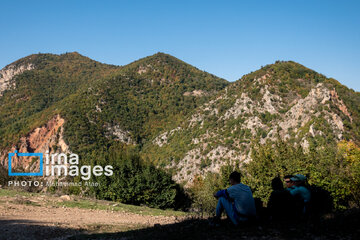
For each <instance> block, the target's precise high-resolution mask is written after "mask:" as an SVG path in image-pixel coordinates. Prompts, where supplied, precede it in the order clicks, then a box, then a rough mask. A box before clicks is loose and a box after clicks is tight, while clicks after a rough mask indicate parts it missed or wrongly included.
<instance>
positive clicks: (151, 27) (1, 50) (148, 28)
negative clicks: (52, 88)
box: [0, 0, 360, 91]
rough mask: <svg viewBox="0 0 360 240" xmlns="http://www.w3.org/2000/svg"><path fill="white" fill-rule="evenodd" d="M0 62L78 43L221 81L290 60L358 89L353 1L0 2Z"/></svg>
mask: <svg viewBox="0 0 360 240" xmlns="http://www.w3.org/2000/svg"><path fill="white" fill-rule="evenodd" d="M0 9H1V11H0V29H1V33H0V68H2V67H4V66H5V65H7V64H9V63H11V62H13V61H15V60H17V59H19V58H21V57H24V56H27V55H30V54H33V53H39V52H41V53H57V54H58V53H64V52H72V51H77V52H79V53H81V54H83V55H85V56H88V57H90V58H92V59H95V60H97V61H100V62H104V63H109V64H116V65H125V64H128V63H130V62H132V61H134V60H136V59H139V58H142V57H145V56H148V55H152V54H154V53H156V52H165V53H169V54H171V55H173V56H175V57H177V58H180V59H181V60H183V61H185V62H188V63H190V64H192V65H194V66H196V67H198V68H200V69H202V70H205V71H207V72H210V73H213V74H215V75H217V76H220V77H223V78H225V79H227V80H229V81H234V80H237V79H239V78H240V77H241V76H242V75H244V74H246V73H249V72H250V71H255V70H257V69H258V68H260V67H261V66H263V65H266V64H269V63H273V62H275V61H276V60H293V61H296V62H299V63H301V64H303V65H305V66H307V67H309V68H312V69H314V70H316V71H318V72H320V73H322V74H324V75H326V76H328V77H333V78H335V79H337V80H338V81H340V82H341V83H342V84H345V85H346V86H348V87H350V88H353V89H354V90H356V91H360V81H359V80H360V79H359V70H360V14H359V12H360V1H346V0H343V1H330V0H328V1H320V0H312V1H306V0H302V1H300V0H299V1H297V0H291V1H289V0H287V1H270V0H268V1H265V0H264V1H256V0H251V1H250V0H248V1H240V0H237V1H210V0H207V1H196V0H193V1H185V0H182V1H174V0H173V1H171V0H167V1H156V0H151V1H150V0H149V1H136V0H133V1H105V0H104V1H79V0H78V1H75V0H74V1H48V0H47V1H37V0H34V1H16V0H13V1H1V4H0Z"/></svg>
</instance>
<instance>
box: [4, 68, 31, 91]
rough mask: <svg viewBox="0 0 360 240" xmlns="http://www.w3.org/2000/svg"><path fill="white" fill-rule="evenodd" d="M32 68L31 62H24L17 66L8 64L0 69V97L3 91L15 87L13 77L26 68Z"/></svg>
mask: <svg viewBox="0 0 360 240" xmlns="http://www.w3.org/2000/svg"><path fill="white" fill-rule="evenodd" d="M32 69H34V65H33V64H26V65H20V66H17V65H15V64H11V65H8V66H6V67H4V68H3V69H1V70H0V97H1V96H2V95H3V93H4V91H5V90H7V89H9V88H12V87H15V81H14V77H15V76H16V75H18V74H21V73H23V72H24V71H27V70H32Z"/></svg>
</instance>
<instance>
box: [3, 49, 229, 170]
mask: <svg viewBox="0 0 360 240" xmlns="http://www.w3.org/2000/svg"><path fill="white" fill-rule="evenodd" d="M1 74H2V75H1V80H0V83H1V89H2V96H1V97H0V112H1V114H0V120H1V122H0V137H1V141H0V158H1V162H2V164H3V165H5V166H6V165H7V158H6V156H7V152H9V151H12V150H15V149H19V151H25V152H28V151H29V152H30V151H40V152H41V151H42V152H45V151H46V150H49V151H50V152H60V151H65V152H67V151H72V152H75V153H78V154H80V155H86V154H87V153H89V152H91V151H100V150H104V151H106V150H107V149H108V148H109V147H110V146H112V145H114V144H115V145H116V144H119V143H123V144H129V145H131V146H135V148H141V145H142V144H143V143H144V142H146V141H147V139H149V138H150V137H152V136H155V135H156V134H157V133H158V132H160V131H162V130H163V127H164V126H175V125H176V124H178V123H179V122H181V121H182V119H184V117H185V116H186V115H187V114H188V113H189V112H191V111H192V110H193V109H195V108H196V107H197V106H199V105H201V104H203V103H204V102H206V101H207V99H208V98H210V97H211V96H212V95H214V94H216V93H217V92H218V91H219V90H221V89H223V88H224V87H225V86H227V85H228V82H227V81H226V80H224V79H221V78H218V77H216V76H214V75H211V74H209V73H206V72H203V71H200V70H198V69H196V68H195V67H193V66H191V65H189V64H186V63H184V62H182V61H181V60H179V59H176V58H175V57H172V56H170V55H167V54H163V53H157V54H155V55H153V56H150V57H146V58H144V59H141V60H139V61H136V62H134V63H131V64H129V65H127V66H122V67H118V66H112V65H106V64H102V63H99V62H96V61H93V60H91V59H89V58H87V57H84V56H81V55H80V54H78V53H67V54H62V55H53V54H38V55H31V56H29V57H26V58H24V59H21V60H19V61H17V62H15V63H13V64H10V65H8V66H6V67H5V68H4V69H2V70H1ZM29 161H30V160H29ZM29 161H28V162H26V163H24V164H22V163H20V162H18V161H15V164H16V165H19V166H22V167H23V168H26V167H27V165H28V164H30V163H29ZM85 161H86V160H85ZM34 167H35V168H36V167H38V166H33V168H34Z"/></svg>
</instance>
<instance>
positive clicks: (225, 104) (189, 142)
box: [0, 52, 360, 208]
mask: <svg viewBox="0 0 360 240" xmlns="http://www.w3.org/2000/svg"><path fill="white" fill-rule="evenodd" d="M0 74H1V75H0V163H1V165H3V167H5V168H6V167H7V164H8V161H7V154H8V152H13V151H14V150H15V149H17V150H19V152H45V151H47V150H48V151H49V152H50V153H60V152H64V153H70V152H73V153H77V154H79V156H80V164H81V165H91V166H93V165H107V164H111V165H113V166H114V168H115V169H116V170H115V171H114V173H115V175H114V176H113V177H112V178H108V177H99V178H97V177H93V179H92V180H94V181H96V182H100V183H102V185H101V187H99V188H89V189H86V191H85V190H84V189H82V190H81V189H80V188H69V189H65V190H66V191H68V192H69V193H80V192H84V191H85V192H87V191H90V192H92V193H94V194H95V195H96V196H97V197H99V198H102V199H111V200H116V201H121V202H126V203H133V204H142V203H145V204H148V205H149V206H156V207H162V208H166V207H175V206H180V205H183V203H184V202H183V201H184V199H185V198H183V197H181V196H183V195H182V192H181V190H180V188H179V186H178V185H176V184H174V183H173V182H172V181H171V179H169V176H168V174H169V173H170V174H171V175H172V177H173V179H174V180H175V181H177V182H178V183H183V184H185V185H186V186H187V187H192V186H193V188H194V189H199V190H200V192H198V193H196V191H195V195H194V196H195V197H194V199H198V200H199V201H200V202H201V201H208V200H207V198H204V197H202V196H203V195H202V194H203V193H202V191H203V190H204V191H207V194H208V193H210V192H212V191H213V190H214V189H215V188H216V187H219V186H220V185H221V184H222V185H224V184H225V185H226V181H225V182H224V181H222V180H221V178H220V180H221V181H220V182H222V183H221V184H220V185H219V184H217V183H216V182H219V181H218V180H219V178H218V177H216V175H213V173H219V172H224V169H225V172H229V171H230V170H231V169H233V167H236V168H238V169H239V168H240V169H241V171H242V173H243V174H244V182H245V183H247V184H249V185H250V186H251V187H252V189H253V191H254V195H255V196H258V197H260V198H261V199H263V200H264V201H266V199H267V198H268V195H269V193H270V191H271V189H270V185H269V183H270V182H271V179H272V178H273V177H275V176H283V175H285V174H288V173H302V174H305V175H308V176H311V178H310V183H312V184H315V185H318V186H321V187H323V188H324V189H326V190H328V191H330V192H331V194H332V196H334V199H335V200H334V202H335V203H336V204H337V206H347V204H348V203H349V199H351V201H358V202H359V203H360V197H359V196H358V194H356V193H357V192H359V191H358V190H360V189H358V187H359V186H360V182H359V179H360V150H359V147H358V145H359V143H360V93H359V92H355V91H353V90H351V89H348V88H347V87H346V86H343V85H341V84H340V83H339V82H338V81H336V80H334V79H332V78H327V77H325V76H324V75H322V74H319V73H317V72H315V71H313V70H311V69H309V68H306V67H304V66H302V65H301V64H298V63H295V62H292V61H277V62H276V63H274V64H269V65H266V66H264V67H262V68H261V69H259V70H257V71H255V72H251V73H249V74H247V75H244V76H243V77H242V78H241V79H239V80H238V81H236V82H232V83H229V82H227V81H226V80H224V79H221V78H219V77H216V76H214V75H212V74H209V73H206V72H204V71H201V70H199V69H197V68H195V67H193V66H191V65H189V64H187V63H185V62H183V61H181V60H179V59H177V58H175V57H173V56H170V55H168V54H164V53H157V54H154V55H152V56H149V57H145V58H143V59H140V60H138V61H135V62H133V63H130V64H128V65H125V66H114V65H107V64H103V63H99V62H96V61H94V60H91V59H89V58H87V57H84V56H82V55H80V54H78V53H76V52H75V53H67V54H62V55H54V54H35V55H31V56H28V57H25V58H23V59H20V60H18V61H16V62H14V63H13V64H10V65H8V66H6V67H5V68H3V69H2V70H1V71H0ZM12 164H13V168H14V169H17V170H19V171H35V170H37V169H38V168H39V164H38V162H37V161H33V160H31V159H28V160H23V161H22V160H20V159H17V158H16V159H15V160H14V161H13V162H12ZM226 169H227V170H226ZM0 172H1V174H0V181H1V183H2V182H5V181H6V179H8V178H7V174H6V171H5V169H0ZM166 172H167V173H166ZM222 176H223V179H226V174H225V175H222ZM204 177H208V179H207V180H206V183H209V184H210V183H211V184H213V183H214V184H215V183H216V184H217V185H216V184H215V185H216V186H215V185H211V184H210V185H209V184H208V185H206V184H205V185H204V182H202V181H203V179H204ZM201 179H202V180H201ZM216 179H218V180H216ZM60 180H61V179H60ZM72 180H73V181H81V179H80V178H79V177H77V178H76V177H75V178H74V179H72ZM349 182H352V183H353V184H348V183H349ZM3 184H4V183H3ZM199 184H200V185H199ZM201 184H203V185H201ZM222 185H221V186H222ZM225 185H224V186H225ZM197 186H198V188H197ZM199 186H201V187H199ZM144 191H145V192H146V194H144ZM158 191H164V193H163V194H158ZM197 194H199V196H200V197H196V196H197ZM208 195H209V194H208ZM210 195H211V194H210ZM134 196H135V197H134ZM356 199H357V200H356ZM195 201H197V200H195ZM203 204H205V205H206V204H207V203H206V202H204V203H201V205H203Z"/></svg>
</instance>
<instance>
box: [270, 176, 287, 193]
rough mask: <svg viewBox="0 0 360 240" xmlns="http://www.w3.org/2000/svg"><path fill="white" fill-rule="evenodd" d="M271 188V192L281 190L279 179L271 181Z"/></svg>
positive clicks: (282, 186)
mask: <svg viewBox="0 0 360 240" xmlns="http://www.w3.org/2000/svg"><path fill="white" fill-rule="evenodd" d="M271 188H272V189H273V190H282V189H284V185H283V183H282V181H281V179H280V178H279V177H275V178H273V179H272V180H271Z"/></svg>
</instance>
